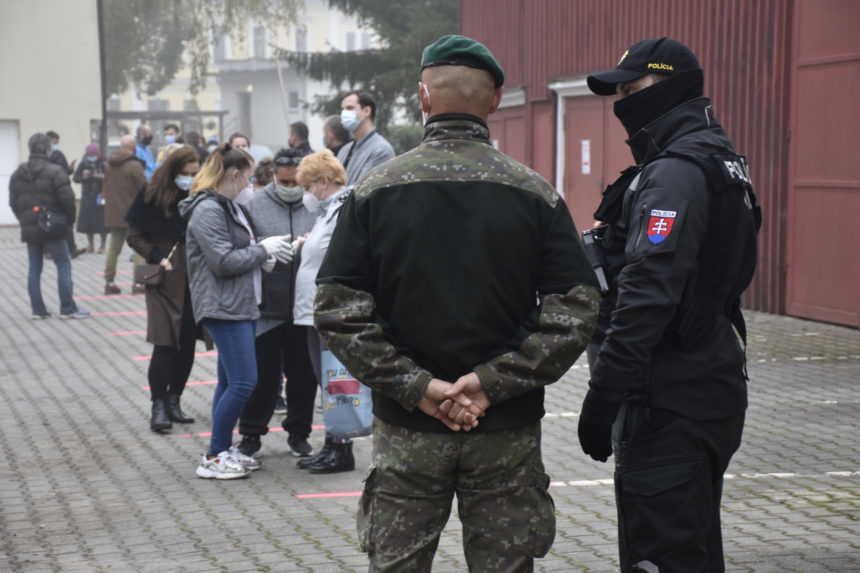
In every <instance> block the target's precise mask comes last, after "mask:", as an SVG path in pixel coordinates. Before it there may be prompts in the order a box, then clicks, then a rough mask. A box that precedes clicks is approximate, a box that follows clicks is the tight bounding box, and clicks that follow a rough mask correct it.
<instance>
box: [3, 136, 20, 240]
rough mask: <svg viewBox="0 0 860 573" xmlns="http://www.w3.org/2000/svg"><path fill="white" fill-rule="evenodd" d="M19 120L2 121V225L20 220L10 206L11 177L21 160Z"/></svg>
mask: <svg viewBox="0 0 860 573" xmlns="http://www.w3.org/2000/svg"><path fill="white" fill-rule="evenodd" d="M20 143H21V142H20V139H19V137H18V122H17V121H0V225H14V224H17V222H18V220H17V219H16V218H15V214H14V213H12V209H10V208H9V178H10V177H11V176H12V173H13V172H14V171H15V169H16V168H17V167H18V163H19V162H20V160H19V158H18V153H19V149H20V147H19V146H20Z"/></svg>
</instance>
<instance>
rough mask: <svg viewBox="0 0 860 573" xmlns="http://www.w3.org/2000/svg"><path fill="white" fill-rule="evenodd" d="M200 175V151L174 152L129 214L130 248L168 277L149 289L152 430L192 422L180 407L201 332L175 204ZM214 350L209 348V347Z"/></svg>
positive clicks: (181, 222)
mask: <svg viewBox="0 0 860 573" xmlns="http://www.w3.org/2000/svg"><path fill="white" fill-rule="evenodd" d="M199 170H200V162H199V159H198V157H197V152H196V151H194V149H193V148H192V147H190V146H188V145H185V146H182V147H180V148H178V149H176V150H175V151H173V152H172V153H171V154H170V155H169V156H168V157H167V159H166V160H165V161H164V163H163V164H162V165H161V166H160V167H159V168H158V170H157V171H156V172H155V173H154V174H153V177H152V182H151V183H150V184H149V185H148V186H147V188H146V190H145V191H144V192H142V193H140V194H139V195H138V196H137V198H136V199H135V201H134V203H133V204H132V206H131V208H130V209H129V211H128V215H127V221H128V224H129V235H128V244H129V246H130V247H131V248H132V249H134V250H135V251H136V252H137V253H138V254H139V255H140V256H142V257H143V258H144V259H146V262H147V263H150V264H160V265H161V266H162V267H164V269H165V273H164V278H163V280H162V282H161V284H159V285H157V286H148V287H147V288H146V314H147V324H146V327H147V328H146V340H147V341H148V342H150V343H152V344H153V345H154V348H153V351H152V359H151V360H150V362H149V387H150V392H151V396H152V416H151V419H150V428H151V429H152V431H154V432H162V431H164V430H168V429H170V427H171V426H172V422H178V423H182V424H188V423H191V422H193V421H194V419H193V418H191V417H189V416H187V415H186V414H185V413H184V412H183V411H182V408H181V406H180V404H179V400H180V396H182V391H183V390H184V389H185V383H186V382H187V381H188V376H189V374H190V373H191V368H192V366H193V365H194V349H195V342H196V339H197V338H198V337H200V336H198V335H199V334H200V330H201V329H199V328H198V327H197V325H195V323H194V316H193V313H192V309H191V296H190V294H189V290H188V275H187V273H186V268H185V223H186V222H185V220H184V219H183V218H182V217H180V215H179V213H178V212H177V208H176V205H177V203H179V201H181V200H182V199H184V198H185V197H187V196H188V189H190V187H191V180H192V178H193V177H194V175H195V174H196V173H197V172H198V171H199ZM209 346H210V347H211V343H210V344H209Z"/></svg>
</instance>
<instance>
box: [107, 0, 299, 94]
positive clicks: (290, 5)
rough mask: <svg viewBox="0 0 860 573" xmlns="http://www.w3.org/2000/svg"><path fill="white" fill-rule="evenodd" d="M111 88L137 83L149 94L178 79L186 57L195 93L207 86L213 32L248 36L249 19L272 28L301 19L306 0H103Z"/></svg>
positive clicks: (118, 89)
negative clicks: (299, 13) (300, 15)
mask: <svg viewBox="0 0 860 573" xmlns="http://www.w3.org/2000/svg"><path fill="white" fill-rule="evenodd" d="M102 1H103V17H104V34H105V53H106V62H105V68H106V69H105V83H106V84H107V85H106V87H107V90H106V93H108V94H116V93H122V92H124V91H125V90H126V89H128V88H129V87H130V86H132V85H133V86H136V87H137V89H139V90H140V91H141V92H143V93H146V94H148V95H154V94H156V93H158V92H159V91H160V90H161V89H162V88H164V87H165V86H166V85H167V84H169V83H170V82H171V80H173V78H174V77H175V76H176V73H177V72H178V71H179V69H180V68H181V67H182V63H183V57H185V56H186V55H187V60H188V63H189V65H190V68H191V92H192V93H196V92H197V91H198V90H199V89H200V88H202V87H205V85H206V77H207V74H208V70H209V53H210V50H209V49H210V46H211V41H212V38H213V37H216V36H219V35H222V34H234V35H236V36H237V37H242V36H243V35H244V31H245V28H246V25H247V23H248V22H249V21H255V22H259V23H260V24H261V25H263V26H266V27H271V26H273V25H275V24H276V25H278V26H283V25H288V24H290V23H292V22H295V21H296V18H297V15H298V12H299V9H300V7H301V5H302V4H303V1H302V0H102Z"/></svg>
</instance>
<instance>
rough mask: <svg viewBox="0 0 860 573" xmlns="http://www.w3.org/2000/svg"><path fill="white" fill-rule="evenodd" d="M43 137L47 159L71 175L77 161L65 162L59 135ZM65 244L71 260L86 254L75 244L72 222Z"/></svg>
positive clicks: (53, 132) (49, 255)
mask: <svg viewBox="0 0 860 573" xmlns="http://www.w3.org/2000/svg"><path fill="white" fill-rule="evenodd" d="M45 135H46V136H48V138H50V140H51V153H50V155H49V157H48V158H49V159H50V161H51V163H55V164H57V165H59V166H60V167H62V169H63V171H65V172H66V175H71V174H72V173H74V172H75V165H76V164H77V162H78V160H77V159H72V163H71V164H69V162H68V161H67V160H66V154H65V153H63V152H62V151H60V134H59V133H57V132H56V131H46V132H45ZM66 243H67V244H68V245H69V256H70V257H71V258H73V259H76V258H78V257H79V256H80V255H82V254H84V253H86V252H87V250H86V249H79V248H78V244H77V243H76V242H75V225H74V221H72V222H71V223H70V224H69V230H68V233H67V234H66ZM45 254H46V256H48V257H51V256H52V255H51V251H45Z"/></svg>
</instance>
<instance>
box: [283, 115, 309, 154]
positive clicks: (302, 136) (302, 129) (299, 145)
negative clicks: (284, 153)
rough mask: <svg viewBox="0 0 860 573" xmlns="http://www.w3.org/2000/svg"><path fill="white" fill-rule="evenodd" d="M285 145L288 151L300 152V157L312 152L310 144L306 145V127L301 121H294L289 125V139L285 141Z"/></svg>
mask: <svg viewBox="0 0 860 573" xmlns="http://www.w3.org/2000/svg"><path fill="white" fill-rule="evenodd" d="M287 143H288V144H289V146H290V149H297V150H298V151H300V152H301V154H302V157H304V156H305V155H310V154H311V153H313V152H314V150H313V149H311V144H310V143H308V126H307V124H306V123H305V122H303V121H296V122H294V123H291V124H290V138H289V139H288V140H287Z"/></svg>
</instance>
